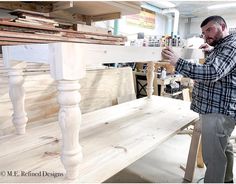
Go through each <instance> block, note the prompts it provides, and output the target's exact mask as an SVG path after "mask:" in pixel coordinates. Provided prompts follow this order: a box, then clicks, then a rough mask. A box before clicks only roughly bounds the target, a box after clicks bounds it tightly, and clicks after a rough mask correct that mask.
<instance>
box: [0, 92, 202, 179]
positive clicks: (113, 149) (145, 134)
mask: <svg viewBox="0 0 236 184" xmlns="http://www.w3.org/2000/svg"><path fill="white" fill-rule="evenodd" d="M170 104H171V105H170ZM189 107H190V103H189V102H184V101H181V100H175V99H169V98H165V97H158V96H152V100H150V99H147V98H141V99H138V100H134V101H131V102H126V103H123V104H120V105H116V106H112V107H109V108H105V109H101V110H97V111H94V112H90V113H87V114H84V115H82V122H83V123H82V125H81V130H80V142H81V145H82V149H83V150H82V151H83V156H84V158H83V161H82V162H81V163H80V165H79V177H78V179H76V180H73V182H102V181H104V180H106V179H108V178H109V177H111V176H112V175H114V174H115V173H117V172H118V171H120V170H122V169H123V168H125V167H127V166H128V165H130V164H131V163H133V162H134V161H136V160H137V159H139V158H141V157H142V156H144V155H145V154H147V153H149V152H150V151H152V150H153V149H154V148H155V147H156V146H158V145H159V144H160V143H162V142H163V141H165V140H167V139H168V138H170V137H172V136H174V135H175V134H176V133H177V132H178V131H179V130H181V129H183V128H185V127H186V126H188V125H189V124H190V123H192V122H193V121H195V120H196V119H197V118H198V114H197V113H194V112H193V111H191V110H190V109H189ZM60 143H61V135H60V130H59V127H58V126H57V122H54V123H50V124H48V125H42V126H41V127H36V128H32V129H29V130H28V131H27V134H26V135H21V136H17V135H9V136H6V137H3V138H2V139H0V150H3V151H1V153H0V163H1V164H0V170H17V171H25V172H27V171H31V172H32V173H38V172H40V171H41V172H42V171H46V172H50V173H52V172H54V173H61V174H62V175H63V174H65V171H64V169H63V166H62V164H61V161H60V158H59V152H60ZM173 156H174V153H173ZM153 164H155V163H153ZM0 181H1V182H5V183H9V182H32V181H34V182H54V183H56V182H62V183H64V182H65V183H66V182H69V181H68V180H65V179H64V176H59V177H56V178H54V177H21V176H19V177H10V176H5V177H2V178H1V180H0Z"/></svg>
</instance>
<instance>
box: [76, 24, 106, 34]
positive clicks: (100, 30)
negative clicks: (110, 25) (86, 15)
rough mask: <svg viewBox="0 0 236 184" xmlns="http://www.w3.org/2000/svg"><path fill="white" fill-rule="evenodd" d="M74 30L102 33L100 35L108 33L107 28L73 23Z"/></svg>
mask: <svg viewBox="0 0 236 184" xmlns="http://www.w3.org/2000/svg"><path fill="white" fill-rule="evenodd" d="M74 30H76V31H78V32H86V33H95V34H96V35H97V34H98V33H100V34H102V36H104V35H107V33H108V29H105V28H100V27H95V26H88V25H84V24H75V25H74Z"/></svg>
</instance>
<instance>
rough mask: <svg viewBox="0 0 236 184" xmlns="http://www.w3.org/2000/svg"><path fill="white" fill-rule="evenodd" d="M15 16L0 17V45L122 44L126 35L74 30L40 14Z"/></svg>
mask: <svg viewBox="0 0 236 184" xmlns="http://www.w3.org/2000/svg"><path fill="white" fill-rule="evenodd" d="M12 14H13V15H16V16H17V17H16V18H14V19H11V18H1V19H0V45H17V44H30V43H51V42H78V43H93V44H106V45H124V44H125V41H126V37H123V36H113V35H110V34H102V33H94V32H84V31H74V30H72V29H71V27H73V26H72V25H71V26H70V25H69V24H64V23H63V24H60V23H58V22H57V21H55V20H53V19H52V18H49V17H47V16H45V15H42V14H35V13H31V12H30V13H29V12H22V11H15V12H12Z"/></svg>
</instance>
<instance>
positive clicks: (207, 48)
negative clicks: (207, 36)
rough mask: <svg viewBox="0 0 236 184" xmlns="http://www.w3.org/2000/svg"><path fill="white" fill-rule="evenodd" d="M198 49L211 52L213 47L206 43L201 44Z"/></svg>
mask: <svg viewBox="0 0 236 184" xmlns="http://www.w3.org/2000/svg"><path fill="white" fill-rule="evenodd" d="M199 49H202V50H203V51H204V52H211V51H212V50H213V49H214V47H212V46H210V45H208V44H207V43H204V44H202V45H201V46H200V47H199Z"/></svg>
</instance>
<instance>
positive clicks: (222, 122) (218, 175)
mask: <svg viewBox="0 0 236 184" xmlns="http://www.w3.org/2000/svg"><path fill="white" fill-rule="evenodd" d="M200 122H201V123H202V153H203V160H204V163H205V165H206V173H205V177H204V182H205V183H224V182H228V181H231V180H233V161H234V153H233V145H232V144H231V143H230V141H229V138H230V136H231V133H232V131H233V130H234V126H235V123H236V121H235V120H234V119H233V118H231V117H229V116H225V115H222V114H204V115H200Z"/></svg>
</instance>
